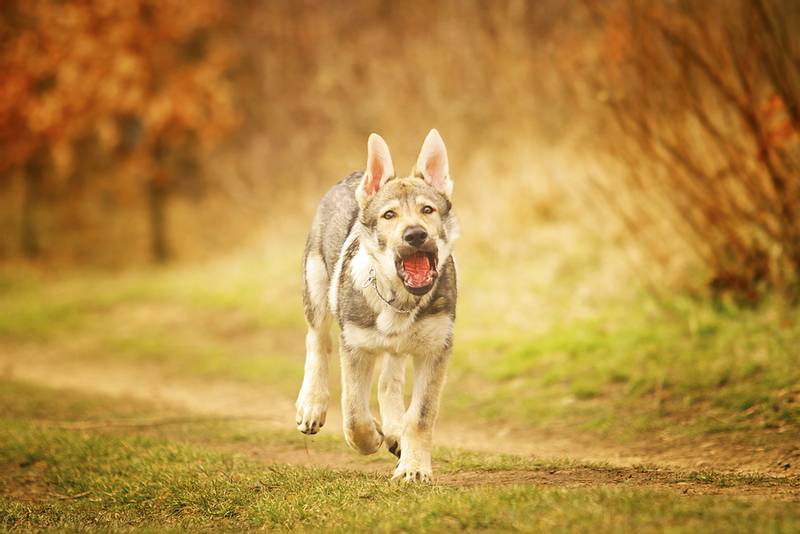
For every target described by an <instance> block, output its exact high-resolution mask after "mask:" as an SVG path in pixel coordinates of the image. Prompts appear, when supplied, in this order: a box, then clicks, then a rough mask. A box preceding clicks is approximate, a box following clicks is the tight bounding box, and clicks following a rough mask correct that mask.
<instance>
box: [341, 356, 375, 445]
mask: <svg viewBox="0 0 800 534" xmlns="http://www.w3.org/2000/svg"><path fill="white" fill-rule="evenodd" d="M375 359H376V355H375V354H374V353H371V352H367V351H363V350H359V349H350V348H347V347H346V346H345V343H344V341H343V342H342V348H341V366H342V419H343V423H344V438H345V441H347V444H348V445H350V447H352V448H353V449H355V450H357V451H358V452H360V453H361V454H372V453H374V452H375V451H377V450H378V448H379V447H380V446H381V443H383V434H382V433H381V429H380V425H379V424H378V423H377V421H375V420H374V419H373V418H372V413H371V412H370V410H369V399H370V391H371V389H372V388H371V386H372V371H373V369H374V368H375Z"/></svg>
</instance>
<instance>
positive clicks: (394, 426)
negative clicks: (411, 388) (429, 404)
mask: <svg viewBox="0 0 800 534" xmlns="http://www.w3.org/2000/svg"><path fill="white" fill-rule="evenodd" d="M405 375H406V357H405V356H395V355H394V354H388V353H387V354H386V355H385V356H384V357H383V366H382V367H381V376H380V379H379V381H378V404H379V405H380V407H381V419H382V420H383V435H384V441H386V448H387V449H389V452H391V453H392V454H394V455H395V456H397V457H398V458H400V435H401V434H402V433H403V414H404V413H405V411H406V407H405V401H404V399H403V385H404V384H405V378H406V376H405Z"/></svg>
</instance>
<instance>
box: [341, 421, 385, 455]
mask: <svg viewBox="0 0 800 534" xmlns="http://www.w3.org/2000/svg"><path fill="white" fill-rule="evenodd" d="M344 440H345V442H347V444H348V445H349V446H350V447H351V448H353V449H355V450H357V451H358V452H360V453H361V454H373V453H375V452H376V451H377V450H378V449H379V448H380V447H381V445H382V444H383V432H382V431H381V425H380V423H378V421H375V420H372V421H370V422H368V423H366V422H365V423H347V422H345V425H344Z"/></svg>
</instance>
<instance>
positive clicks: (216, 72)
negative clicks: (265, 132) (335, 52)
mask: <svg viewBox="0 0 800 534" xmlns="http://www.w3.org/2000/svg"><path fill="white" fill-rule="evenodd" d="M226 9H227V8H226V3H225V2H222V1H221V0H198V1H196V2H192V3H191V5H187V4H186V3H185V2H180V1H177V0H159V1H155V0H130V1H126V2H113V1H102V0H73V1H66V2H51V1H48V0H11V1H9V2H5V3H4V4H3V6H2V7H0V39H1V40H2V42H3V43H4V44H3V47H2V48H0V72H2V76H3V83H2V84H0V153H2V154H3V157H2V158H0V174H1V175H2V176H3V177H5V178H4V179H6V180H8V179H12V178H13V177H14V176H21V179H22V180H23V183H24V200H23V203H22V206H21V210H22V212H21V220H22V224H21V226H20V244H21V248H22V250H23V252H24V253H25V254H26V255H28V256H35V255H37V254H38V253H39V252H40V243H39V239H38V235H37V206H38V204H39V202H40V200H41V198H42V196H43V195H45V194H50V195H57V196H62V197H68V196H69V195H71V194H72V193H73V192H74V186H75V183H76V182H79V181H80V180H79V179H78V178H80V176H79V175H80V174H81V173H82V172H86V171H87V169H91V170H92V172H103V173H107V174H108V175H109V177H110V179H113V180H117V181H119V186H120V187H119V188H118V189H119V191H122V192H124V193H125V194H141V193H144V194H145V195H146V197H147V199H148V204H149V215H148V216H149V221H150V235H151V244H152V253H153V256H154V258H155V259H156V260H160V261H161V260H165V259H167V257H168V254H169V246H168V241H167V229H166V223H165V221H166V215H165V210H166V203H167V199H168V197H169V195H170V192H171V191H172V190H173V188H174V186H175V184H176V183H178V182H179V181H180V180H184V181H187V180H188V181H191V180H193V179H195V178H196V176H194V174H195V173H196V171H197V168H198V166H197V165H195V164H193V162H192V160H193V159H194V158H195V154H196V153H197V152H198V149H199V148H207V147H209V146H213V145H215V144H217V143H219V142H220V141H222V140H223V139H225V137H226V136H227V135H229V134H230V133H231V132H232V131H234V130H235V127H236V125H237V121H238V119H239V114H238V112H237V109H236V105H235V100H234V93H233V80H232V79H231V76H230V74H231V69H232V67H233V66H234V65H235V64H236V62H237V61H238V56H237V54H238V51H237V49H236V47H235V46H234V45H233V44H232V43H233V40H232V39H230V38H229V37H230V36H229V35H226V33H225V32H224V31H222V30H221V28H222V29H224V28H225V24H224V21H225V17H226V16H228V12H227V11H226Z"/></svg>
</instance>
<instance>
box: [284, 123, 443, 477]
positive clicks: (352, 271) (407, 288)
mask: <svg viewBox="0 0 800 534" xmlns="http://www.w3.org/2000/svg"><path fill="white" fill-rule="evenodd" d="M452 192H453V182H452V181H451V180H450V173H449V169H448V162H447V149H446V148H445V145H444V141H443V140H442V138H441V136H440V135H439V132H437V131H436V130H431V131H430V133H428V136H427V137H426V138H425V141H424V142H423V144H422V149H421V151H420V154H419V158H418V159H417V163H416V165H415V167H414V169H413V170H412V172H411V174H410V175H408V176H404V177H397V176H395V172H394V166H393V165H392V158H391V155H390V154H389V147H388V146H387V145H386V142H385V141H384V140H383V139H382V138H381V137H380V136H379V135H377V134H374V133H373V134H372V135H370V136H369V140H368V142H367V167H366V170H364V171H360V172H356V173H353V174H351V175H350V176H348V177H346V178H344V179H343V180H341V181H340V182H339V183H337V184H336V185H335V186H333V188H332V189H331V190H330V191H328V193H327V194H326V195H325V196H324V197H323V198H322V202H321V203H320V205H319V207H318V209H317V212H316V214H315V215H314V220H313V223H312V225H311V230H310V232H309V235H308V240H307V242H306V247H305V253H304V257H303V281H304V284H303V288H304V289H303V304H304V308H305V317H306V322H307V323H308V334H307V336H306V362H305V376H304V378H303V384H302V387H301V388H300V394H299V396H298V398H297V403H296V408H297V415H296V421H297V428H298V430H300V432H303V433H304V434H316V433H317V432H318V431H319V430H320V428H321V427H322V426H323V425H324V424H325V415H326V412H327V408H328V398H329V389H328V360H329V357H330V353H331V350H332V344H331V336H330V327H331V322H332V319H333V317H335V318H336V320H337V321H338V324H339V329H340V332H341V337H340V342H339V347H340V360H341V369H342V418H343V423H344V437H345V440H346V441H347V444H348V445H349V446H350V447H352V448H353V449H355V450H357V451H358V452H360V453H362V454H372V453H374V452H376V451H377V450H378V448H380V446H381V444H382V443H384V442H386V446H387V448H388V450H389V451H390V452H391V453H393V454H394V455H396V456H397V457H398V458H399V461H398V463H397V468H396V469H395V471H394V475H393V477H392V480H400V481H405V482H414V481H420V482H428V481H430V480H431V475H432V473H431V448H432V441H433V426H434V423H435V422H436V416H437V414H438V411H439V400H440V398H441V395H442V389H443V388H444V383H445V376H446V371H447V363H448V360H449V358H450V353H451V351H452V346H453V323H454V321H455V317H456V296H457V293H456V266H455V262H454V260H453V256H452V251H453V243H454V241H455V240H456V238H457V237H458V223H457V221H456V218H455V215H454V214H453V213H452V211H451V202H450V200H451V195H452ZM408 359H412V360H413V362H414V384H413V390H412V397H411V402H410V404H409V406H408V409H406V406H405V400H404V391H403V388H404V381H405V366H406V361H407V360H408ZM379 360H382V363H381V366H382V367H381V372H380V378H379V380H378V401H379V405H380V413H381V421H378V420H376V419H374V418H373V417H372V414H371V413H370V407H369V400H370V392H371V390H372V376H373V370H374V367H375V365H376V363H377V362H378V361H379Z"/></svg>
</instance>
